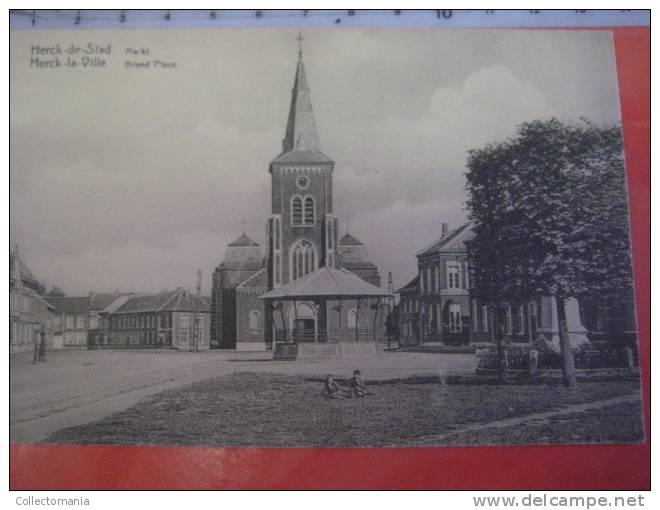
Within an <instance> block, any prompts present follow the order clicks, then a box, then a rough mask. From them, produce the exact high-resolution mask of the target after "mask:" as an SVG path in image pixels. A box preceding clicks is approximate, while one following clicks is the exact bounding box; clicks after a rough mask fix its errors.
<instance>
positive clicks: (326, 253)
mask: <svg viewBox="0 0 660 510" xmlns="http://www.w3.org/2000/svg"><path fill="white" fill-rule="evenodd" d="M298 41H299V43H300V42H301V41H302V38H301V37H300V36H298ZM333 168H334V162H333V161H332V160H331V159H330V158H329V157H328V156H326V155H325V154H323V152H321V149H320V144H319V136H318V132H317V130H316V121H315V119H314V111H313V109H312V101H311V97H310V90H309V86H308V84H307V77H306V75H305V64H304V62H303V56H302V47H299V49H298V64H297V66H296V75H295V79H294V82H293V89H292V91H291V106H290V108H289V118H288V121H287V126H286V132H285V136H284V140H282V152H281V153H280V154H279V155H278V156H277V157H276V158H275V159H274V160H273V161H271V163H270V168H269V171H270V174H271V190H272V194H271V216H270V218H269V220H268V227H267V229H268V286H269V288H276V287H279V286H281V285H284V284H286V283H288V282H291V281H293V280H295V279H297V278H300V277H301V276H303V275H305V274H307V273H311V272H312V271H314V270H316V269H318V268H319V267H320V266H324V265H329V266H335V265H336V246H337V220H336V218H335V216H334V215H333V213H332V172H333Z"/></svg>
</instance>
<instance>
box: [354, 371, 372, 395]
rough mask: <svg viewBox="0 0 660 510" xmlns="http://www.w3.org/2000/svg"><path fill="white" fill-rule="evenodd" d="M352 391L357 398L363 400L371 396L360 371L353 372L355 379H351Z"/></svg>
mask: <svg viewBox="0 0 660 510" xmlns="http://www.w3.org/2000/svg"><path fill="white" fill-rule="evenodd" d="M351 391H352V392H353V395H354V396H355V397H358V398H361V397H366V396H367V395H371V393H369V391H368V390H367V385H366V384H365V383H364V380H363V379H362V374H360V371H359V370H353V377H351Z"/></svg>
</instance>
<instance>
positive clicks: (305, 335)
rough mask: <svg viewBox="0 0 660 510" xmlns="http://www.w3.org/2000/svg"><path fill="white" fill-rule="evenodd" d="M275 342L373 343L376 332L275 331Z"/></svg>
mask: <svg viewBox="0 0 660 510" xmlns="http://www.w3.org/2000/svg"><path fill="white" fill-rule="evenodd" d="M275 340H276V341H277V342H278V343H315V342H316V343H351V342H353V343H355V342H373V341H374V332H373V330H372V329H369V328H357V329H355V328H344V329H333V330H331V331H330V332H328V330H326V329H319V330H318V331H311V330H304V331H299V330H293V331H290V330H285V329H278V330H276V331H275Z"/></svg>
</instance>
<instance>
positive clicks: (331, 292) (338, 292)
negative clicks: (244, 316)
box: [260, 266, 390, 300]
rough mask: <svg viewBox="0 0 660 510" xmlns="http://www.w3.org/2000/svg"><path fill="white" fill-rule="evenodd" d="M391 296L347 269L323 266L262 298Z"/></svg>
mask: <svg viewBox="0 0 660 510" xmlns="http://www.w3.org/2000/svg"><path fill="white" fill-rule="evenodd" d="M389 295H390V294H389V293H388V292H387V291H385V290H383V289H381V288H379V287H376V286H375V285H371V284H370V283H367V282H365V281H364V280H363V279H362V278H360V277H359V276H356V275H354V274H353V273H351V272H349V271H346V270H345V269H335V268H334V267H328V266H323V267H321V268H319V269H317V270H316V271H314V272H312V273H309V274H307V275H305V276H303V277H302V278H298V279H297V280H294V281H292V282H289V283H287V284H286V285H283V286H282V287H279V288H277V289H273V290H271V291H270V292H267V293H266V294H264V295H262V296H260V298H261V299H281V300H292V299H298V298H312V297H324V298H333V299H339V298H344V299H357V298H365V299H366V298H377V297H387V296H389Z"/></svg>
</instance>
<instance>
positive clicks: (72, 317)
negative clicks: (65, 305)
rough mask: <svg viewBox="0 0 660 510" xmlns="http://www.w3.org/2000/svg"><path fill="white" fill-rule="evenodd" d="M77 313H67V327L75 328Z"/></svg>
mask: <svg viewBox="0 0 660 510" xmlns="http://www.w3.org/2000/svg"><path fill="white" fill-rule="evenodd" d="M75 319H76V317H75V315H67V316H66V319H65V324H66V329H74V328H75V327H76V321H75Z"/></svg>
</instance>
